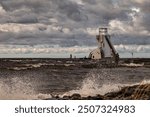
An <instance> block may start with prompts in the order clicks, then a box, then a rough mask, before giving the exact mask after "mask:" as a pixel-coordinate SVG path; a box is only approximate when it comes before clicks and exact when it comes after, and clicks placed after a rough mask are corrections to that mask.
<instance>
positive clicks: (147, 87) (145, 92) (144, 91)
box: [46, 84, 150, 100]
mask: <svg viewBox="0 0 150 117" xmlns="http://www.w3.org/2000/svg"><path fill="white" fill-rule="evenodd" d="M149 99H150V84H140V85H134V86H126V87H123V88H121V89H120V90H119V91H117V92H109V93H106V94H105V95H100V94H97V95H95V96H87V97H82V96H81V95H80V94H78V93H74V94H72V95H71V96H68V95H64V96H63V97H59V96H58V95H56V96H54V95H52V98H47V99H46V100H149Z"/></svg>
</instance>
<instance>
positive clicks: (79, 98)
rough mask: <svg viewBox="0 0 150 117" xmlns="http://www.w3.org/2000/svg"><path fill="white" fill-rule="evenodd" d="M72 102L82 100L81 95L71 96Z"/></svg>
mask: <svg viewBox="0 0 150 117" xmlns="http://www.w3.org/2000/svg"><path fill="white" fill-rule="evenodd" d="M71 100H81V95H80V94H78V93H74V94H73V95H72V96H71Z"/></svg>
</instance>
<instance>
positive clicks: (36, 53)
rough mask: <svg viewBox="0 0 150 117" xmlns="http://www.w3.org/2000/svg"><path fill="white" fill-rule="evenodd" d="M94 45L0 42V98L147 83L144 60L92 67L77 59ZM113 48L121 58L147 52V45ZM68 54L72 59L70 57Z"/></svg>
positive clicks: (88, 92) (94, 92) (149, 73)
mask: <svg viewBox="0 0 150 117" xmlns="http://www.w3.org/2000/svg"><path fill="white" fill-rule="evenodd" d="M94 48H95V47H90V48H88V47H77V46H76V47H73V48H72V47H68V48H60V47H58V48H57V49H56V48H50V47H49V46H39V45H38V46H32V47H29V46H25V45H23V46H19V47H18V46H17V45H15V47H14V46H12V45H7V46H3V45H1V46H0V58H1V59H0V99H4V100H8V99H16V100H18V99H19V100H20V99H23V100H30V99H31V100H41V99H47V98H52V97H53V96H54V95H58V96H59V97H63V96H65V95H72V94H74V93H78V94H80V95H81V96H95V95H97V94H101V95H104V94H106V93H108V92H114V91H118V90H120V89H121V87H125V86H132V85H135V84H141V83H150V68H149V67H144V66H143V63H141V64H127V66H128V67H116V68H101V67H100V68H96V67H91V66H92V64H93V61H89V60H86V59H78V58H80V57H83V58H86V55H88V54H87V53H88V52H89V51H91V50H92V49H94ZM115 48H116V50H117V51H118V52H119V55H121V57H122V58H128V57H129V58H132V57H133V58H134V57H135V58H137V57H139V58H140V57H145V58H149V56H150V54H149V52H150V46H149V45H147V46H144V45H141V46H137V45H134V46H133V45H132V46H131V45H118V46H115ZM63 53H64V54H65V55H64V54H63ZM70 54H73V57H74V59H75V61H74V60H72V59H69V55H70ZM58 55H59V56H60V58H59V56H58ZM143 55H144V56H143ZM67 57H68V58H67ZM62 58H64V59H62ZM89 64H90V65H89Z"/></svg>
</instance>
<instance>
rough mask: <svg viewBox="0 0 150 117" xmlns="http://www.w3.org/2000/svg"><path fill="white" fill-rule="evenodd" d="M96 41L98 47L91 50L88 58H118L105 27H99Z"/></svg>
mask: <svg viewBox="0 0 150 117" xmlns="http://www.w3.org/2000/svg"><path fill="white" fill-rule="evenodd" d="M96 39H97V41H98V48H97V49H95V50H93V51H92V52H91V53H90V55H89V58H91V59H102V58H114V59H115V60H116V59H119V55H118V54H117V52H116V50H115V48H114V46H113V45H112V43H111V41H110V35H109V34H108V32H107V28H100V29H99V35H97V36H96Z"/></svg>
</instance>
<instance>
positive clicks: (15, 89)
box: [0, 77, 51, 100]
mask: <svg viewBox="0 0 150 117" xmlns="http://www.w3.org/2000/svg"><path fill="white" fill-rule="evenodd" d="M46 98H51V94H42V93H37V92H36V91H35V89H34V87H33V84H31V83H30V82H29V81H23V80H21V79H20V78H18V77H14V78H11V79H7V78H6V79H3V80H2V79H1V80H0V99H5V100H7V99H9V100H10V99H15V100H16V99H25V100H28V99H46Z"/></svg>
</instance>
